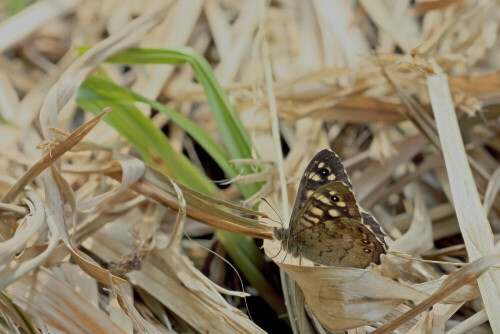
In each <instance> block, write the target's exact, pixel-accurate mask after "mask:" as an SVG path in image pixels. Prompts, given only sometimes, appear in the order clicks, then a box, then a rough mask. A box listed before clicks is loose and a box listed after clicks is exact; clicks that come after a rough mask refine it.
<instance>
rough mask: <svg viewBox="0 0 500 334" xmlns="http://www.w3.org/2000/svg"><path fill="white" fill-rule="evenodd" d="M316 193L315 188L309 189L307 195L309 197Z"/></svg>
mask: <svg viewBox="0 0 500 334" xmlns="http://www.w3.org/2000/svg"><path fill="white" fill-rule="evenodd" d="M313 193H314V190H308V191H307V193H306V197H307V198H309V197H311V195H312V194H313Z"/></svg>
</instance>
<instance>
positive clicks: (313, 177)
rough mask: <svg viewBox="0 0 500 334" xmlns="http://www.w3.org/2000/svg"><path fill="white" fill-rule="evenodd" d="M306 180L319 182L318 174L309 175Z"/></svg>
mask: <svg viewBox="0 0 500 334" xmlns="http://www.w3.org/2000/svg"><path fill="white" fill-rule="evenodd" d="M308 178H309V180H313V181H319V180H321V177H320V176H319V175H318V174H316V173H315V172H311V173H309V176H308Z"/></svg>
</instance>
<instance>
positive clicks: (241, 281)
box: [184, 232, 253, 321]
mask: <svg viewBox="0 0 500 334" xmlns="http://www.w3.org/2000/svg"><path fill="white" fill-rule="evenodd" d="M184 234H185V235H186V237H187V238H188V239H189V240H191V241H192V242H194V243H196V244H198V245H199V246H200V247H201V248H203V249H204V250H206V251H209V252H210V253H212V254H213V255H215V256H217V257H218V258H219V259H221V260H222V261H224V262H225V263H227V264H228V265H229V266H230V267H231V268H233V270H234V272H235V273H236V275H237V276H238V279H239V280H240V285H241V290H242V291H243V293H246V292H245V286H244V285H243V280H242V279H241V276H240V273H239V272H238V270H236V268H235V267H234V266H233V265H232V264H231V263H230V262H229V261H228V260H226V259H225V258H223V257H222V256H220V255H219V254H217V253H216V252H214V251H213V250H211V249H209V248H207V247H205V246H203V245H202V244H200V243H199V242H196V241H194V240H193V239H191V237H190V236H189V235H188V234H187V233H186V232H184ZM242 298H243V300H244V301H245V307H246V308H247V312H248V317H249V318H250V320H252V321H253V319H252V315H251V314H250V309H249V308H248V303H247V297H246V296H243V297H242Z"/></svg>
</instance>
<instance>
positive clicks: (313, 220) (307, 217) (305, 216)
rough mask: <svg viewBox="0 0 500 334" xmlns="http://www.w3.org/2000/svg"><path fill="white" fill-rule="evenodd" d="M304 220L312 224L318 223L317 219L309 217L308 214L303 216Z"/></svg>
mask: <svg viewBox="0 0 500 334" xmlns="http://www.w3.org/2000/svg"><path fill="white" fill-rule="evenodd" d="M304 218H306V219H307V220H309V221H312V222H313V223H316V224H317V223H318V222H319V218H316V217H312V216H309V215H308V214H305V215H304Z"/></svg>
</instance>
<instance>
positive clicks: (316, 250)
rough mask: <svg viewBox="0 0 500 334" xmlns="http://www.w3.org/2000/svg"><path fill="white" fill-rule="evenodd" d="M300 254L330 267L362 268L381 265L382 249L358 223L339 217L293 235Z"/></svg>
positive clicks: (369, 232) (371, 234) (375, 239)
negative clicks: (374, 264) (373, 264)
mask: <svg viewBox="0 0 500 334" xmlns="http://www.w3.org/2000/svg"><path fill="white" fill-rule="evenodd" d="M296 241H297V244H298V245H300V246H299V247H300V249H299V253H300V254H302V255H303V256H305V257H306V258H308V259H310V260H312V261H314V262H317V263H321V264H324V265H330V266H340V267H358V268H365V267H367V266H368V265H369V264H370V263H372V262H373V263H376V264H380V255H381V254H383V253H385V249H384V247H383V246H382V244H381V243H380V241H379V240H378V239H377V238H376V237H375V235H374V234H373V233H372V232H371V231H370V230H369V229H368V228H367V227H366V225H364V224H363V223H361V222H360V221H358V220H355V219H352V218H347V217H340V218H336V219H331V220H327V221H325V222H322V223H319V224H317V225H314V226H311V227H309V228H306V229H303V230H301V231H300V232H299V233H297V235H296Z"/></svg>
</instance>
